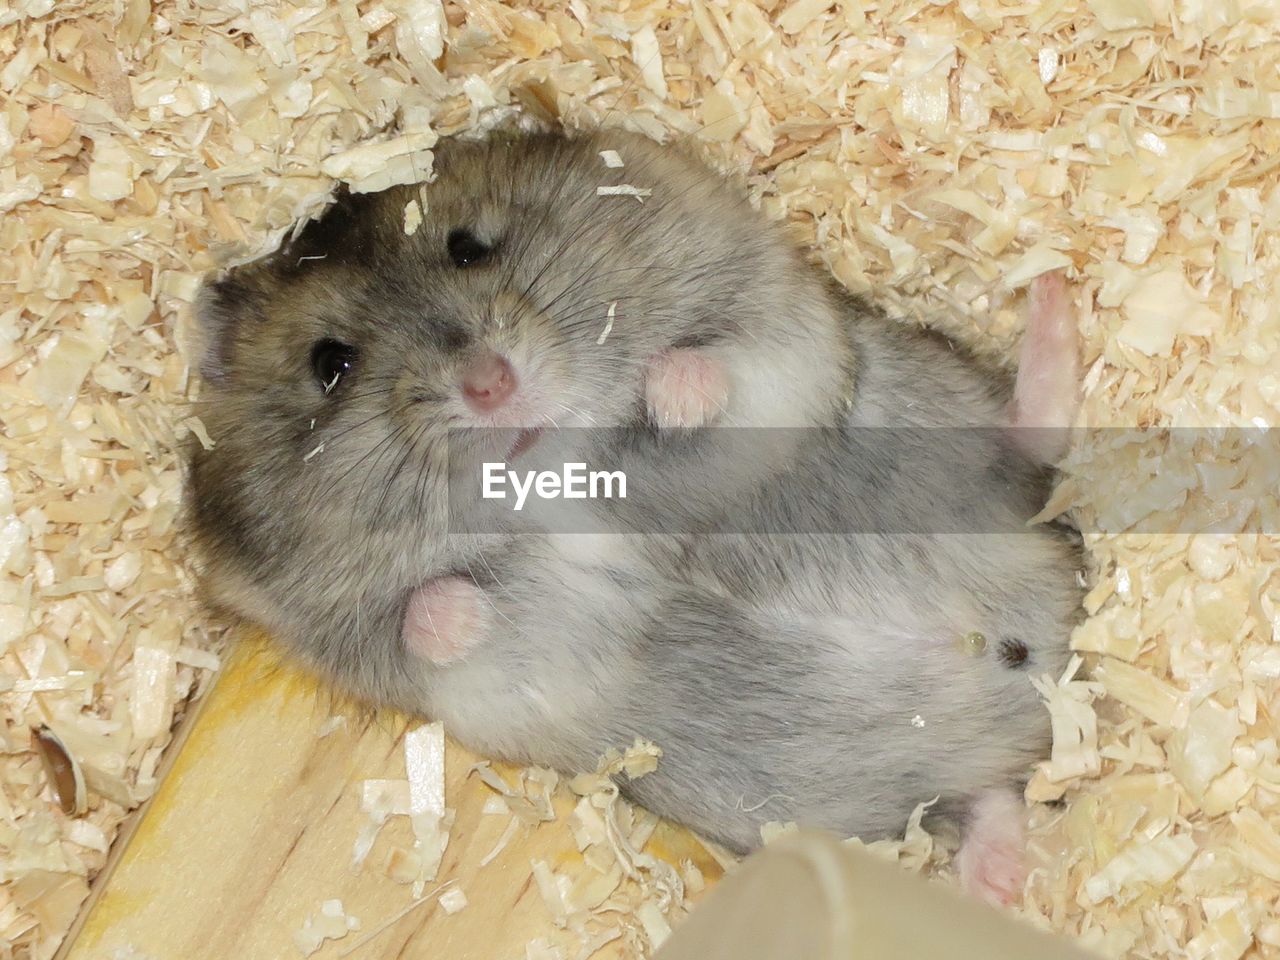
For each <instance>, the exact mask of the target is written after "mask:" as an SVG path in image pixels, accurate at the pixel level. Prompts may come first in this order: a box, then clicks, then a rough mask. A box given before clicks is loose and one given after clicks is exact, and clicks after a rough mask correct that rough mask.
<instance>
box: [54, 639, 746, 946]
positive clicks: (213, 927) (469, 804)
mask: <svg viewBox="0 0 1280 960" xmlns="http://www.w3.org/2000/svg"><path fill="white" fill-rule="evenodd" d="M334 712H337V713H340V714H341V715H343V716H346V717H347V722H346V724H345V725H344V726H339V727H338V728H337V729H335V730H333V731H332V732H330V733H328V734H327V735H324V736H321V733H322V732H323V731H324V729H325V727H326V723H327V722H328V721H329V720H330V717H331V716H332V715H333V713H334ZM328 725H329V726H330V727H332V724H331V723H330V724H328ZM405 728H406V722H405V721H404V720H403V719H402V718H400V717H397V716H394V715H386V716H376V717H369V716H364V717H361V715H360V714H359V712H357V711H353V710H340V709H337V708H334V707H333V706H332V702H331V698H330V697H329V695H328V694H327V693H326V692H325V691H323V690H322V689H321V688H320V687H319V686H317V684H316V683H314V682H313V681H312V680H310V679H309V678H307V677H305V676H303V675H301V674H300V673H297V672H295V671H294V670H292V669H290V668H288V667H281V666H279V665H278V664H276V663H275V662H274V661H273V660H271V659H270V658H269V657H268V656H267V655H265V654H263V653H261V652H258V651H254V652H241V653H240V654H238V655H237V656H234V657H232V658H231V662H230V663H229V664H228V666H227V668H226V670H225V672H224V673H223V675H222V677H221V678H220V679H219V680H218V682H217V684H216V685H215V687H214V689H213V690H212V691H211V692H210V693H209V694H208V695H207V698H206V702H205V703H204V704H202V705H201V708H200V710H199V713H198V715H197V716H196V718H195V719H194V722H193V724H192V727H191V729H190V731H189V733H188V735H187V736H186V738H185V743H184V744H180V745H179V752H178V754H177V756H176V758H175V760H174V762H173V764H172V766H171V769H170V771H169V773H168V775H167V776H166V777H165V779H164V781H163V783H162V784H161V786H160V789H159V791H158V793H157V794H156V796H155V797H154V798H153V800H152V801H151V804H150V806H149V808H148V809H146V810H145V811H144V812H143V815H142V816H141V819H140V821H139V822H138V824H137V826H136V829H135V830H134V832H133V835H132V837H125V838H124V839H123V842H125V843H126V844H127V845H126V846H125V848H124V849H123V851H122V852H121V853H120V854H119V855H118V856H117V857H116V858H115V860H114V862H113V863H112V864H111V866H110V867H109V872H107V873H106V874H105V875H104V876H103V877H102V878H100V880H99V882H98V884H97V885H96V887H95V892H94V897H93V899H92V900H91V902H90V904H89V906H88V908H87V911H86V913H85V914H84V916H83V918H82V921H81V924H80V926H79V929H78V930H77V931H75V932H73V934H72V936H71V937H70V938H69V939H68V942H67V943H66V944H64V947H63V950H62V951H61V953H60V957H62V958H65V960H108V958H110V960H114V958H117V957H121V958H130V960H144V958H145V960H169V958H175V960H176V958H181V960H230V958H234V960H287V958H291V957H301V956H302V953H301V952H300V950H299V948H298V946H297V945H296V944H295V942H294V934H295V933H296V932H297V931H298V930H299V929H300V928H301V927H302V926H303V923H304V921H305V920H306V919H307V917H308V916H310V915H313V914H315V913H316V912H317V911H318V910H319V907H320V904H321V902H322V901H325V900H332V899H338V900H341V901H342V904H343V906H344V908H345V911H346V913H347V914H348V915H351V916H354V917H356V918H358V919H359V921H360V924H361V928H360V930H358V931H354V932H352V933H351V934H348V936H346V937H345V938H343V939H341V940H338V941H330V942H327V943H325V945H324V946H323V947H322V948H321V950H320V951H319V952H317V953H316V954H314V956H315V957H316V960H328V958H336V957H340V956H342V955H343V954H344V953H345V952H346V951H347V950H349V949H350V948H351V947H352V946H353V945H354V944H355V943H356V942H357V941H358V940H360V939H361V938H362V937H365V936H367V935H368V934H369V933H370V932H371V931H373V930H375V929H376V928H378V927H379V926H380V925H381V924H383V923H384V922H385V921H387V920H388V919H389V918H391V917H394V916H395V915H396V914H397V913H399V912H400V911H401V910H403V909H404V908H405V907H406V906H408V905H409V904H410V903H412V902H413V896H412V891H411V888H410V886H409V885H406V884H400V883H396V882H395V881H393V880H392V879H390V878H389V877H388V876H387V873H386V865H387V861H388V857H389V856H390V854H391V852H392V851H393V850H394V849H395V848H396V847H401V848H407V847H409V846H411V836H412V835H411V832H410V830H409V827H408V824H407V823H406V822H405V821H406V818H404V817H394V818H392V819H391V820H390V821H389V822H388V823H387V825H386V826H385V827H384V828H383V831H382V833H381V835H380V836H379V839H378V842H377V844H376V845H375V847H374V848H373V852H372V853H371V854H370V856H369V857H368V860H367V861H366V863H365V865H364V867H363V868H362V869H361V870H359V871H356V870H354V869H353V868H352V849H353V844H354V842H355V840H356V836H357V834H358V832H359V831H360V829H361V828H362V827H363V826H365V825H366V824H367V823H368V822H369V818H368V817H367V815H366V814H364V813H362V812H361V810H360V795H361V782H362V781H363V780H366V779H403V778H404V776H405V769H404V759H403V751H402V744H401V737H402V735H403V732H404V730H405ZM476 760H477V758H476V757H475V756H473V755H472V754H470V753H468V752H467V751H465V750H463V749H462V748H461V747H459V746H457V745H456V744H454V743H453V742H452V741H450V742H449V744H448V747H447V750H446V764H445V768H446V769H445V776H446V784H445V792H446V793H445V795H446V802H447V804H448V806H450V807H452V808H453V809H455V810H456V812H457V817H456V820H455V822H454V825H453V828H452V830H451V831H450V841H449V847H448V849H447V851H446V853H445V857H444V861H443V863H442V865H441V869H440V872H439V877H438V880H439V881H453V884H454V886H456V887H458V888H460V889H461V890H463V891H464V893H465V894H466V897H467V900H468V906H467V907H466V908H465V909H463V910H461V911H460V912H458V913H455V914H452V915H450V914H447V913H446V912H445V911H444V910H443V909H441V908H440V907H439V906H438V904H437V903H436V902H435V901H434V900H431V901H428V902H425V903H422V904H421V905H419V906H417V907H415V908H414V909H412V910H411V911H409V912H408V913H407V914H406V915H405V916H403V917H402V918H401V919H400V920H398V921H397V922H395V923H393V924H391V925H390V926H389V927H387V929H385V930H384V931H383V932H382V933H380V934H379V935H378V936H377V937H376V938H373V939H371V940H370V941H369V942H368V943H367V944H366V945H364V946H363V947H361V948H360V949H359V950H358V951H356V952H355V953H354V954H353V955H354V956H357V957H362V958H392V957H410V956H415V957H416V956H430V957H432V958H433V960H495V958H497V960H505V958H517V957H523V956H524V955H525V944H526V943H527V942H528V941H529V940H530V939H532V938H535V937H541V938H545V939H546V940H547V941H549V942H550V943H552V944H555V943H563V944H565V945H566V946H569V945H573V947H574V950H572V951H567V953H568V955H569V956H572V955H573V953H574V952H575V951H576V946H577V943H578V941H577V938H576V937H575V936H574V935H572V934H570V933H568V932H566V931H560V930H557V928H556V927H555V924H554V922H553V920H552V917H551V914H550V912H549V911H548V909H547V907H546V905H545V904H544V903H543V901H542V898H541V896H540V894H539V892H538V888H537V885H536V884H534V883H533V882H532V880H531V873H530V861H531V860H532V859H541V860H545V861H546V862H547V863H548V864H549V865H550V866H551V867H552V868H553V869H557V870H565V871H566V872H568V873H573V872H574V871H575V870H578V869H588V868H587V867H586V866H585V865H584V864H583V863H582V859H581V857H580V855H579V854H578V852H577V847H576V845H575V844H574V841H573V837H572V835H571V834H570V831H569V829H568V826H567V823H566V820H565V814H566V813H567V812H568V810H569V809H570V807H571V801H570V800H569V799H567V798H562V799H561V800H560V802H559V803H558V806H557V810H558V813H559V816H558V817H557V819H556V820H555V821H552V822H548V823H543V824H541V825H539V826H538V827H537V828H534V829H526V828H523V827H522V828H521V829H520V831H519V832H518V833H517V834H516V836H515V837H514V838H513V839H512V840H511V841H510V843H509V844H508V845H507V846H506V848H505V849H504V850H503V851H502V852H501V853H500V854H499V855H498V856H497V857H496V858H494V859H493V860H492V861H491V862H490V863H489V864H488V865H487V866H484V867H481V866H480V865H479V862H480V860H481V859H482V858H483V857H484V856H485V854H487V853H489V852H490V851H491V850H492V849H493V847H494V846H495V845H496V844H497V842H498V840H499V837H500V835H501V834H502V832H503V830H504V829H505V828H506V826H507V824H508V822H509V818H508V817H506V816H494V815H486V814H484V813H483V812H482V807H483V805H484V803H485V801H486V800H488V799H489V798H490V797H492V796H495V794H494V792H493V791H492V790H490V789H489V788H488V787H486V786H484V785H483V784H482V783H481V782H480V781H479V780H478V779H477V778H476V777H475V776H474V775H473V774H470V773H469V771H470V768H471V766H472V765H473V764H474V763H475V762H476ZM495 769H497V770H498V771H499V772H500V773H503V774H504V775H506V777H507V779H508V781H511V782H514V776H513V775H512V774H513V771H512V770H510V769H506V768H503V767H501V766H496V767H495ZM647 849H648V850H649V851H650V852H653V853H655V854H657V855H658V856H661V857H663V858H665V859H667V860H669V861H670V862H672V863H678V862H679V861H680V860H683V859H691V860H693V861H694V863H695V864H697V865H698V866H699V868H700V869H701V870H702V872H703V874H704V875H705V876H706V878H707V879H708V880H709V881H711V880H714V879H715V878H717V877H719V875H720V873H721V870H720V867H719V865H718V864H717V863H716V861H715V860H714V859H712V858H711V856H710V855H709V854H708V853H707V852H706V850H705V848H704V847H703V846H702V845H701V844H700V843H699V842H698V841H697V840H696V839H695V838H694V837H693V836H691V835H690V834H688V833H686V832H684V831H681V830H678V829H677V828H674V827H672V826H669V825H667V824H662V825H660V826H659V828H658V830H657V832H656V833H655V834H654V836H653V839H652V840H651V841H650V843H649V846H648V848H647ZM626 955H627V953H626V948H625V947H623V946H621V945H620V943H617V942H615V943H614V944H611V945H610V946H608V947H606V948H604V949H602V950H601V951H600V952H599V953H598V954H597V956H599V957H602V958H618V957H623V956H626Z"/></svg>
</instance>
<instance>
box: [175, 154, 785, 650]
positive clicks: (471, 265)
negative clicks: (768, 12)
mask: <svg viewBox="0 0 1280 960" xmlns="http://www.w3.org/2000/svg"><path fill="white" fill-rule="evenodd" d="M605 151H614V152H615V153H616V154H617V157H618V158H620V159H621V161H622V166H620V167H619V166H617V165H616V161H615V160H613V157H612V155H609V157H608V159H609V160H610V161H612V163H607V162H606V159H605V157H604V156H602V153H603V152H605ZM435 172H436V178H435V179H434V180H433V181H432V182H431V183H428V184H423V185H415V186H405V187H396V188H392V189H390V190H386V191H384V192H381V193H376V194H341V195H340V196H339V197H338V199H337V200H336V202H335V203H334V204H333V205H332V206H331V207H330V208H329V209H328V210H327V211H326V212H325V213H324V215H323V216H321V217H320V218H319V219H317V220H314V221H312V222H311V223H309V224H308V225H307V226H306V227H305V228H304V229H303V230H302V231H301V232H300V233H299V234H298V235H297V236H296V238H295V239H293V240H292V241H291V242H289V243H287V244H286V245H285V246H284V247H283V248H282V249H281V250H280V251H279V252H277V253H275V254H273V255H271V256H270V257H268V258H265V259H263V260H260V261H257V262H254V263H251V264H247V265H244V266H240V267H237V268H235V269H233V270H231V271H230V272H229V273H227V274H226V275H225V276H223V277H221V278H220V279H218V280H217V281H216V282H213V283H211V284H209V285H207V286H206V288H205V290H204V291H203V293H202V296H201V301H200V304H199V308H198V309H199V314H200V319H201V324H202V329H203V333H204V336H205V347H204V353H203V358H202V362H201V371H202V373H203V376H204V380H205V384H204V386H203V390H202V404H203V411H202V413H201V416H202V419H203V420H204V423H205V426H206V428H207V430H208V432H209V434H210V436H211V437H212V438H213V440H214V442H215V446H214V447H213V448H212V449H210V450H204V449H199V448H196V449H193V452H192V455H191V458H190V468H191V469H190V471H189V476H190V482H191V488H190V494H191V496H190V499H191V504H192V512H193V528H194V533H195V537H196V541H197V546H198V547H199V549H200V552H201V554H202V556H203V558H204V562H205V566H206V569H207V576H206V581H207V586H208V588H209V590H210V592H211V594H212V596H213V599H214V600H215V601H217V602H220V603H222V604H224V605H226V606H229V607H230V608H231V609H233V610H235V611H237V612H239V613H241V614H242V615H245V616H248V617H250V618H251V619H254V620H256V621H257V622H259V623H262V624H264V625H265V626H267V627H269V628H271V629H274V630H275V631H276V632H278V633H280V634H282V635H283V636H285V638H286V639H292V640H294V641H295V642H296V643H298V644H301V645H303V646H304V648H305V649H304V652H305V653H308V654H310V655H311V656H312V659H313V660H316V661H319V662H321V664H322V665H323V666H325V667H326V668H327V669H329V670H330V671H331V672H332V671H337V670H340V669H342V667H343V664H344V663H345V661H346V660H350V659H351V658H361V657H367V656H368V655H369V654H368V653H367V651H366V650H364V649H363V646H362V645H367V644H368V643H370V642H371V641H367V640H366V639H365V638H364V636H363V633H364V632H365V630H366V628H365V627H362V626H359V625H358V624H359V622H360V616H361V611H362V610H368V609H372V608H373V607H375V606H377V605H378V604H379V603H381V602H382V600H381V599H379V598H381V597H384V596H390V595H392V594H395V595H396V596H399V595H401V594H402V593H403V592H404V591H406V590H408V589H410V588H412V587H413V586H416V585H417V584H419V583H421V582H422V580H423V579H424V577H426V576H430V575H432V574H433V573H434V572H436V571H438V570H440V569H441V568H442V567H444V568H447V567H448V565H449V564H448V558H447V551H446V549H445V536H444V535H445V533H446V528H447V526H448V519H447V518H448V513H447V506H448V504H447V474H448V464H449V462H450V456H451V455H453V456H454V458H455V459H456V454H457V453H458V444H459V443H462V442H464V441H460V440H459V438H460V436H462V434H460V433H459V431H466V430H467V428H491V429H488V430H484V431H483V432H482V433H476V432H470V433H467V434H466V435H467V436H469V437H471V438H472V439H471V440H469V441H465V442H471V443H475V444H490V445H492V447H493V449H486V451H485V452H486V453H487V454H497V458H499V459H501V458H503V457H506V458H507V459H511V458H512V457H514V456H517V455H518V454H519V453H520V452H521V451H522V450H523V449H525V448H527V447H528V446H529V445H530V444H531V443H534V442H536V440H537V437H538V436H539V432H540V431H542V430H545V429H547V428H557V427H567V426H594V425H601V426H617V425H627V424H630V423H632V422H636V423H640V422H642V420H643V417H644V408H643V405H642V402H641V397H642V393H643V391H642V377H643V374H644V366H645V363H646V361H647V360H648V359H649V358H651V357H653V356H654V355H655V354H656V353H658V352H659V351H661V350H663V349H667V348H671V347H678V346H691V345H701V344H707V343H713V342H715V341H717V340H718V339H720V338H725V337H732V336H740V335H741V334H742V330H743V329H744V321H743V318H744V317H747V316H749V315H751V314H752V312H753V311H754V312H756V313H759V312H760V311H761V310H768V309H769V307H768V306H767V305H763V304H762V303H761V300H760V297H759V296H758V293H757V291H758V290H759V288H760V287H761V285H762V283H763V284H766V285H767V284H768V282H769V281H770V279H771V278H772V277H777V276H783V275H785V274H786V273H787V271H788V269H789V268H791V267H794V266H795V265H796V264H797V262H798V261H797V259H796V258H795V255H794V254H793V253H792V252H791V251H790V248H789V247H788V246H787V245H786V244H785V243H783V242H781V241H780V238H779V237H778V235H777V233H776V232H775V231H774V230H773V229H772V228H771V227H769V226H768V225H767V224H766V223H765V222H764V220H763V219H762V218H761V217H759V216H758V215H757V214H755V213H753V212H752V211H751V209H750V207H749V205H748V204H747V202H746V200H745V198H744V197H743V196H742V195H741V194H740V193H739V192H738V191H736V190H734V189H732V188H730V187H728V186H727V185H726V184H725V183H724V181H723V180H722V178H720V177H719V176H717V175H715V174H714V173H711V172H710V171H708V170H707V169H705V168H704V167H703V166H702V165H701V164H700V163H698V162H697V161H695V160H693V159H691V158H689V157H686V156H684V155H682V154H681V153H679V152H676V151H673V150H670V149H666V148H663V147H660V146H658V145H656V144H654V143H652V142H650V141H648V140H645V139H642V138H639V137H633V136H629V135H623V134H595V135H590V136H583V137H580V138H566V137H563V136H555V135H539V136H500V137H495V138H492V139H490V140H487V141H483V142H464V141H448V142H442V143H441V144H440V146H439V149H438V151H437V154H436V159H435ZM478 437H483V439H477V438H478ZM451 448H452V449H451ZM490 459H493V457H490ZM388 616H390V614H388ZM335 618H336V620H335ZM334 622H340V623H341V624H343V625H344V627H343V629H346V630H347V631H348V633H351V636H350V637H348V638H346V639H343V640H342V641H341V642H340V643H339V642H337V641H335V640H333V639H332V634H333V632H334V629H335V628H333V627H332V626H331V625H332V624H333V623H334ZM320 634H324V635H325V636H327V637H330V639H328V640H324V641H320V640H317V639H315V638H316V637H317V636H319V635H320ZM386 642H389V640H388V641H386ZM392 666H394V664H393V663H391V661H388V664H384V667H385V668H386V669H391V667H392Z"/></svg>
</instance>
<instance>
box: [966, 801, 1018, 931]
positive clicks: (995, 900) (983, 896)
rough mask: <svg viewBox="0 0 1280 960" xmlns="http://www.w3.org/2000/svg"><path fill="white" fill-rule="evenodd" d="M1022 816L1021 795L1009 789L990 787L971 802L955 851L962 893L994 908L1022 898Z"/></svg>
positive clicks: (1005, 905)
mask: <svg viewBox="0 0 1280 960" xmlns="http://www.w3.org/2000/svg"><path fill="white" fill-rule="evenodd" d="M1025 819H1026V810H1025V808H1024V806H1023V803H1022V798H1021V797H1019V796H1018V795H1017V794H1016V793H1013V792H1012V791H1009V790H992V791H991V792H990V793H986V794H983V795H982V796H981V797H979V798H978V799H977V800H976V801H975V802H974V804H973V806H972V807H971V808H970V810H969V821H968V823H967V824H966V825H965V829H964V839H963V841H962V842H961V844H960V851H959V853H957V854H956V872H957V873H958V874H959V875H960V886H961V887H962V888H963V889H964V891H965V892H966V893H968V894H971V895H973V896H975V897H977V898H978V899H980V900H983V901H985V902H987V903H990V904H992V905H993V906H997V907H1007V906H1010V905H1011V904H1014V903H1017V902H1018V901H1019V900H1020V899H1021V898H1022V887H1023V884H1024V883H1025V881H1026V878H1027V870H1026V862H1025V858H1026V841H1025V838H1024V836H1023V833H1024V827H1025Z"/></svg>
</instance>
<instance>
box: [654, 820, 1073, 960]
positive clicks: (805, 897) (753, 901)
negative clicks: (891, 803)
mask: <svg viewBox="0 0 1280 960" xmlns="http://www.w3.org/2000/svg"><path fill="white" fill-rule="evenodd" d="M1090 957H1091V954H1088V953H1085V952H1084V951H1082V950H1081V949H1080V948H1079V947H1076V946H1075V945H1073V944H1071V943H1068V942H1067V941H1065V940H1062V939H1059V938H1055V937H1051V936H1049V935H1048V934H1045V933H1041V932H1040V931H1039V930H1036V929H1034V928H1032V927H1030V926H1028V925H1026V924H1024V923H1022V922H1020V921H1018V920H1017V919H1015V918H1013V917H1008V916H1004V915H1003V914H1001V913H999V912H997V911H996V910H993V909H991V908H990V907H987V906H985V905H983V904H981V903H979V902H977V901H976V900H970V899H968V898H965V897H962V896H960V894H959V893H958V892H956V891H954V890H952V889H949V888H947V887H943V886H942V885H940V884H937V883H931V882H929V881H927V880H924V879H923V878H921V877H918V876H914V875H912V874H909V873H907V872H906V871H904V870H902V869H900V868H898V867H896V866H894V865H893V864H889V863H885V862H883V861H881V860H878V859H876V858H875V857H874V856H872V855H871V854H869V853H866V852H865V851H862V850H858V849H856V848H853V847H850V846H847V845H845V844H843V843H841V842H839V841H838V840H835V839H832V838H829V837H826V836H821V835H812V834H811V835H805V834H800V835H796V836H794V837H787V838H785V839H783V840H779V841H777V842H776V843H774V844H772V845H770V846H769V847H766V848H765V849H764V850H762V851H760V852H759V853H758V854H756V855H755V856H753V857H751V858H750V859H749V860H747V861H746V862H745V863H744V864H743V866H742V867H741V868H740V869H739V870H737V871H735V872H734V873H732V874H730V875H729V876H727V877H725V879H724V880H722V881H721V882H720V884H719V886H718V887H717V888H716V889H715V890H713V891H712V892H711V893H710V894H708V896H707V899H706V900H705V901H703V903H702V904H701V905H700V906H699V907H698V909H696V910H695V911H693V913H692V914H691V915H690V916H689V918H688V919H687V920H686V921H685V922H684V923H683V924H682V925H681V926H680V927H678V928H677V929H676V931H675V933H674V934H672V936H671V938H670V940H668V941H667V943H666V945H665V946H664V947H663V948H662V949H661V950H660V951H658V954H657V956H656V957H655V960H797V958H804V960H1029V958H1035V960H1090Z"/></svg>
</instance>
